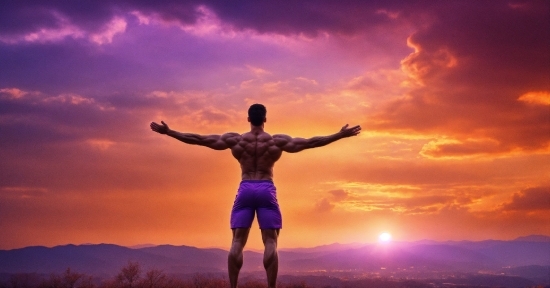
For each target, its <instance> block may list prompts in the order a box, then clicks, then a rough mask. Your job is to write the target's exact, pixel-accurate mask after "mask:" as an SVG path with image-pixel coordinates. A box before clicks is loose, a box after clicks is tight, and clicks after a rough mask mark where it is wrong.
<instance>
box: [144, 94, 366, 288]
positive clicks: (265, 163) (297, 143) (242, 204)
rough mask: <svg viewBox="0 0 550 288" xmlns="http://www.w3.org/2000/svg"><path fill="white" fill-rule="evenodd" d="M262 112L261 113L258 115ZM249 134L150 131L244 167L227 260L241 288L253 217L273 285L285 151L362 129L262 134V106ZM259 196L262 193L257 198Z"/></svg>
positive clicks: (252, 116)
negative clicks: (278, 176)
mask: <svg viewBox="0 0 550 288" xmlns="http://www.w3.org/2000/svg"><path fill="white" fill-rule="evenodd" d="M258 111H260V112H258ZM248 114H249V117H248V121H249V122H250V123H251V125H250V132H246V133H244V134H239V133H225V134H223V135H199V134H194V133H182V132H177V131H174V130H171V129H170V128H169V127H168V125H167V124H166V123H164V122H163V121H161V124H158V123H155V122H152V123H151V125H150V127H151V130H153V131H155V132H157V133H160V134H166V135H168V136H170V137H173V138H175V139H177V140H180V141H182V142H184V143H187V144H192V145H201V146H205V147H208V148H211V149H215V150H225V149H230V150H231V154H233V157H235V159H237V161H239V164H240V165H241V178H242V180H243V181H242V182H241V186H240V187H239V192H238V194H237V197H236V199H235V203H234V204H233V209H232V212H231V229H232V233H233V240H232V244H231V249H230V250H229V257H228V271H229V282H230V284H231V287H237V279H238V276H239V271H240V269H241V267H242V264H243V249H244V246H245V244H246V241H247V239H248V233H249V231H250V227H251V225H252V221H253V219H254V213H256V214H257V215H258V222H259V224H260V229H261V231H262V241H263V242H264V246H265V250H264V261H263V262H264V267H265V269H266V273H267V282H268V287H270V288H271V287H275V286H276V280H277V270H278V256H277V255H278V254H277V239H278V236H279V229H280V228H281V227H282V226H281V225H282V222H281V213H280V211H279V205H278V203H277V199H276V197H275V194H276V189H275V186H274V185H273V182H272V181H273V166H274V165H275V162H277V160H279V158H281V155H282V153H283V152H289V153H296V152H300V151H302V150H304V149H310V148H316V147H321V146H325V145H327V144H329V143H332V142H334V141H337V140H340V139H342V138H346V137H351V136H356V135H358V134H359V133H360V131H361V127H360V126H359V125H357V126H354V127H350V128H348V125H347V124H346V125H345V126H344V127H342V129H340V131H338V132H337V133H334V134H332V135H328V136H316V137H312V138H308V139H305V138H293V137H290V136H288V135H284V134H276V135H273V136H271V135H270V134H268V133H266V132H265V131H264V123H265V122H266V118H265V115H266V110H265V107H264V106H263V105H261V104H254V105H252V106H251V107H250V109H249V111H248ZM256 193H259V194H256Z"/></svg>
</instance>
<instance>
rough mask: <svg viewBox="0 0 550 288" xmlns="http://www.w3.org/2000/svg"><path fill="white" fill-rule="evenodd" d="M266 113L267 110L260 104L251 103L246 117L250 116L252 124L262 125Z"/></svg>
mask: <svg viewBox="0 0 550 288" xmlns="http://www.w3.org/2000/svg"><path fill="white" fill-rule="evenodd" d="M266 114H267V110H266V109H265V106H264V105H262V104H252V105H251V106H250V108H248V118H250V123H252V125H254V126H262V124H263V123H264V120H265V115H266Z"/></svg>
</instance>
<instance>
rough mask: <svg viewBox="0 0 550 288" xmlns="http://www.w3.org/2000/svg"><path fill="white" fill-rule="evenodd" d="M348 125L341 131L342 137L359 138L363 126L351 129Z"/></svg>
mask: <svg viewBox="0 0 550 288" xmlns="http://www.w3.org/2000/svg"><path fill="white" fill-rule="evenodd" d="M348 126H349V125H348V124H346V125H344V127H342V129H340V132H339V133H340V135H342V138H345V137H351V136H357V134H359V133H360V132H361V126H359V125H357V126H353V127H351V128H348Z"/></svg>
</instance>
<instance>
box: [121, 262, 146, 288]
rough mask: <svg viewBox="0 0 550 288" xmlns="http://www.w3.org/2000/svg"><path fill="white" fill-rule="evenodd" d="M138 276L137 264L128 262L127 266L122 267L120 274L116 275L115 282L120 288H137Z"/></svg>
mask: <svg viewBox="0 0 550 288" xmlns="http://www.w3.org/2000/svg"><path fill="white" fill-rule="evenodd" d="M140 274H141V267H140V266H139V263H137V262H132V261H128V265H126V266H124V267H122V269H121V270H120V273H118V275H117V277H116V282H118V284H120V287H127V288H133V287H137V284H138V280H139V277H140Z"/></svg>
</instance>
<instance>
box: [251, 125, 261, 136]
mask: <svg viewBox="0 0 550 288" xmlns="http://www.w3.org/2000/svg"><path fill="white" fill-rule="evenodd" d="M262 132H264V124H262V126H254V125H252V124H250V133H254V134H258V133H262Z"/></svg>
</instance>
